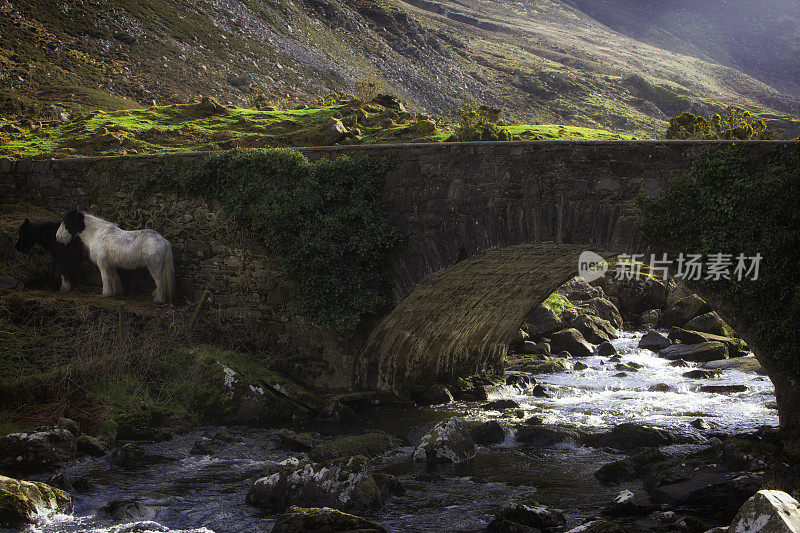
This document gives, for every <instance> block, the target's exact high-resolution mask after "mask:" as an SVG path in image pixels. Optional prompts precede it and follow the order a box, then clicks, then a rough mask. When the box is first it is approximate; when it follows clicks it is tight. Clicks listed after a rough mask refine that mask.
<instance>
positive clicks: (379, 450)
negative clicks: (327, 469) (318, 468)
mask: <svg viewBox="0 0 800 533" xmlns="http://www.w3.org/2000/svg"><path fill="white" fill-rule="evenodd" d="M394 447H395V443H394V440H392V437H390V436H389V435H388V434H386V433H384V432H383V431H372V432H370V433H364V434H361V435H347V436H344V437H338V438H335V439H332V440H329V441H325V442H323V443H322V444H319V445H317V446H314V447H313V448H311V449H310V450H309V451H308V456H309V457H310V458H311V460H312V461H315V462H322V461H328V460H330V459H336V458H338V457H350V456H354V455H361V456H364V457H368V458H373V457H377V456H379V455H382V454H384V453H386V452H388V451H389V450H391V449H392V448H394Z"/></svg>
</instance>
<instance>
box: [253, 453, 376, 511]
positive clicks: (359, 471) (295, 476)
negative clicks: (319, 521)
mask: <svg viewBox="0 0 800 533" xmlns="http://www.w3.org/2000/svg"><path fill="white" fill-rule="evenodd" d="M385 499H386V493H385V491H384V489H383V488H382V487H381V485H380V484H379V482H378V481H377V480H376V479H375V477H374V476H373V475H372V471H371V469H370V468H369V464H368V459H367V458H366V457H364V456H354V457H340V458H339V459H333V460H332V461H326V462H324V463H306V464H300V465H297V466H289V467H287V468H284V469H282V470H280V471H278V472H275V473H274V474H272V475H270V476H266V477H263V478H261V479H259V480H257V481H256V482H255V484H254V485H253V486H252V487H251V488H250V491H249V492H248V493H247V498H246V501H247V503H249V504H250V505H253V506H255V507H258V508H260V509H264V510H272V511H283V510H284V509H286V508H288V507H289V506H291V505H299V506H303V507H332V508H334V509H339V510H344V511H349V510H353V511H363V510H368V509H373V508H375V507H378V506H380V505H381V504H382V503H383V502H384V501H385Z"/></svg>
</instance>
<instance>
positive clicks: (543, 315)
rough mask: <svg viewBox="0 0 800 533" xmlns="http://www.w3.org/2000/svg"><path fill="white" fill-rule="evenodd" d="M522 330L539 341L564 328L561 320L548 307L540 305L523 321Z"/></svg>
mask: <svg viewBox="0 0 800 533" xmlns="http://www.w3.org/2000/svg"><path fill="white" fill-rule="evenodd" d="M523 324H524V325H523V326H522V329H523V331H525V333H527V334H528V335H529V336H530V337H531V339H533V340H539V339H541V338H542V337H547V336H549V335H550V334H552V333H555V332H556V331H558V330H560V329H562V328H563V327H564V325H563V323H562V322H561V319H559V318H558V316H557V315H556V314H555V313H554V312H553V310H552V309H550V308H549V307H547V306H544V305H539V306H538V307H535V308H534V309H533V310H532V311H531V312H529V313H528V314H527V315H526V316H525V318H524V319H523Z"/></svg>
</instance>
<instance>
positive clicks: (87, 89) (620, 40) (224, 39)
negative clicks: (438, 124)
mask: <svg viewBox="0 0 800 533" xmlns="http://www.w3.org/2000/svg"><path fill="white" fill-rule="evenodd" d="M775 2H778V0H758V1H757V2H751V3H748V5H749V4H752V5H753V6H756V5H758V6H760V5H761V4H765V5H766V4H770V3H775ZM686 3H687V2H678V1H673V2H666V3H661V4H660V7H659V10H660V11H659V14H660V15H663V16H660V17H659V18H658V20H657V22H658V23H659V24H662V25H661V26H654V27H657V28H662V29H663V31H661V30H659V32H660V33H659V32H656V33H658V35H673V33H674V35H677V37H675V38H673V39H671V40H663V39H662V40H658V39H657V38H656V37H654V34H653V32H652V31H645V24H644V22H641V21H642V20H644V18H643V17H644V15H643V13H645V12H646V10H647V9H649V8H647V7H645V4H646V5H647V6H649V5H650V2H646V3H631V4H636V5H632V6H628V7H625V6H626V5H627V3H624V2H623V3H619V2H614V3H611V2H596V3H594V4H595V8H593V9H589V8H588V7H586V6H585V5H584V4H587V5H588V4H589V3H588V2H577V1H569V2H568V1H559V0H530V1H526V2H515V1H512V0H499V1H497V2H478V1H477V0H462V1H459V2H456V1H449V0H444V1H437V2H432V1H428V0H409V1H408V2H403V1H400V0H356V1H347V2H346V1H343V0H138V1H136V2H134V1H132V0H108V1H102V2H101V1H99V0H64V1H62V2H59V3H58V5H57V6H56V7H55V8H54V4H53V3H52V2H49V1H43V0H0V12H1V13H0V34H2V35H3V41H2V44H0V113H2V115H4V116H6V117H8V116H10V115H15V116H19V115H20V114H24V115H33V116H37V117H39V118H41V117H42V116H45V115H49V116H50V117H51V118H53V119H55V120H60V119H66V118H67V117H65V116H64V115H65V114H66V115H75V114H81V115H83V114H86V113H90V112H94V111H97V110H103V111H105V112H112V111H120V110H126V109H142V108H143V107H147V106H154V105H155V106H157V107H149V109H148V110H147V111H138V112H135V113H133V115H132V116H131V117H132V118H131V120H127V119H126V118H124V117H125V116H124V115H119V117H118V118H119V119H120V120H121V121H122V122H123V124H120V126H121V127H126V128H127V127H129V125H126V124H124V122H131V121H141V122H140V123H141V124H142V125H144V126H145V127H150V128H152V127H154V126H152V125H147V122H148V121H149V122H150V123H152V124H156V125H157V126H158V127H159V128H162V127H163V128H166V129H169V122H170V120H172V118H169V119H167V122H166V124H165V123H164V122H163V121H161V120H159V119H158V118H159V117H157V116H155V115H154V114H157V113H170V112H171V111H170V109H171V108H169V107H166V106H169V105H171V104H186V103H187V102H188V101H190V100H191V99H192V98H194V97H195V96H197V95H206V96H212V97H215V98H217V99H219V101H220V102H222V103H223V104H234V105H236V106H238V107H241V108H246V107H249V106H250V103H251V102H252V101H253V98H254V97H255V96H256V95H257V94H259V93H262V92H263V93H264V94H265V95H266V96H265V98H266V99H267V100H268V101H269V102H271V103H272V104H273V105H275V106H276V107H277V108H278V109H286V110H294V108H296V107H297V106H298V105H299V104H305V105H314V102H315V99H316V98H317V97H321V96H324V95H326V94H328V93H329V92H330V91H352V89H353V87H354V85H355V84H356V83H357V82H358V81H360V80H364V79H376V80H379V82H380V83H381V84H382V86H383V87H384V89H385V91H386V92H389V93H394V94H398V95H399V96H400V97H401V98H402V99H403V100H404V101H406V102H408V103H409V111H411V112H415V113H425V114H428V115H436V116H445V117H450V116H454V115H455V112H456V110H458V109H459V108H460V107H462V106H463V105H464V104H468V103H471V102H480V103H484V104H488V105H493V106H496V107H500V108H502V109H503V110H504V112H505V117H506V118H507V121H508V122H509V123H515V124H532V125H536V124H562V125H564V126H565V127H569V126H575V127H582V128H590V129H600V130H607V131H614V132H618V133H624V134H627V135H635V136H637V137H645V136H648V137H660V136H662V135H663V132H664V131H665V129H666V126H667V121H668V120H669V118H670V117H672V116H676V115H679V114H681V113H683V112H686V111H691V112H693V113H695V114H700V115H703V116H710V115H711V114H713V113H715V112H720V111H722V110H724V109H725V108H726V107H727V106H728V105H733V104H736V105H740V106H743V107H744V108H746V109H748V110H749V111H751V112H752V113H753V114H754V115H755V116H758V117H760V118H763V119H764V120H765V121H766V122H767V124H768V125H769V126H770V127H773V128H780V129H784V130H786V132H787V134H788V135H789V136H791V137H794V136H796V135H798V133H800V121H798V99H797V96H798V94H800V93H798V89H797V87H796V85H797V84H796V80H797V76H796V73H795V74H793V73H794V71H793V70H792V69H793V68H796V65H794V66H792V65H793V62H792V61H790V58H791V57H793V55H792V51H793V50H794V49H795V48H796V46H797V42H798V40H797V38H796V36H797V35H798V28H800V23H799V22H798V21H800V17H798V16H797V13H796V11H797V10H796V9H795V8H792V9H786V10H784V11H783V12H781V16H780V17H778V18H774V17H773V15H774V14H775V9H774V8H770V9H766V8H765V9H761V10H759V7H758V6H756V7H754V8H753V9H752V10H750V11H748V12H747V13H746V14H747V16H748V17H749V18H747V19H742V23H741V27H742V28H744V31H730V32H727V33H726V34H725V35H717V34H716V33H714V32H708V31H705V30H704V27H705V26H704V24H701V23H699V22H698V23H697V24H694V25H691V26H690V25H686V24H681V23H680V21H681V20H682V19H680V17H679V15H681V16H683V15H682V14H686V13H689V14H691V12H686V8H685V6H684V5H683V4H686ZM609 6H610V7H609ZM767 7H769V6H767ZM718 11H723V10H718ZM737 13H738V11H735V12H732V13H731V14H730V15H729V16H727V18H724V20H722V19H720V18H719V17H717V18H713V17H712V18H708V20H709V21H711V22H715V21H717V22H719V23H725V24H729V26H727V27H730V24H733V22H735V20H731V19H735V17H736V16H738V15H737ZM687 16H689V15H687ZM709 16H710V15H709ZM758 17H761V18H758ZM769 17H772V18H769ZM767 18H769V21H768V20H767ZM718 19H719V20H718ZM761 19H764V20H761ZM692 20H694V19H692ZM698 20H706V19H698ZM637 21H639V23H637ZM664 21H667V22H670V24H667V22H664ZM770 21H771V22H770ZM766 22H770V23H769V24H767V23H766ZM678 26H680V28H681V29H682V33H681V32H677V33H675V32H674V31H673V30H676V27H678ZM670 32H673V33H670ZM777 35H781V36H782V37H781V38H780V42H777V41H775V42H776V43H777V44H776V45H775V46H772V45H771V44H770V43H773V41H774V40H775V39H777V37H776V36H777ZM699 36H702V39H703V40H702V43H700V44H702V45H703V46H700V44H697V42H699V41H698V40H699V39H700V37H699ZM737 36H741V39H740V40H739V41H736V39H737ZM762 38H763V40H762V41H758V39H762ZM692 39H694V40H692ZM770 39H772V40H770ZM687 43H688V44H687ZM734 44H735V45H736V46H737V47H738V48H735V47H734V46H733V45H734ZM761 44H763V45H764V47H765V48H768V49H769V50H771V51H770V52H769V53H768V59H769V65H768V66H767V67H766V70H765V69H758V68H755V67H752V68H751V66H752V64H754V62H755V59H756V58H755V56H754V55H753V54H755V53H756V52H751V53H749V55H747V56H746V57H745V54H744V52H745V51H747V50H751V51H753V50H760V49H761V48H760V45H761ZM778 45H780V46H778ZM721 50H728V53H726V54H723V53H722V52H721ZM737 51H738V53H734V52H737ZM748 58H749V59H748ZM745 59H747V61H745ZM767 71H768V72H767ZM792 80H794V81H792ZM51 106H53V107H51ZM165 107H166V108H165ZM286 113H288V111H287V112H286ZM109 114H111V113H109ZM148 114H149V115H150V116H147V115H148ZM300 114H301V113H298V114H296V115H300ZM323 114H324V112H323V111H321V112H320V114H318V115H317V118H320V119H321V118H322V115H323ZM243 115H244V116H246V117H247V118H252V119H253V120H254V121H256V122H257V121H262V122H263V121H267V122H268V121H273V120H274V121H285V120H299V121H301V122H302V121H303V120H305V118H304V117H301V118H298V117H297V116H296V115H295V116H293V115H291V114H290V115H285V114H284V115H273V116H270V115H258V114H257V113H255V112H246V111H242V112H241V113H240V114H239V115H237V114H236V113H231V114H230V115H229V118H230V117H234V116H235V117H236V119H238V118H241V116H243ZM142 116H144V118H135V117H142ZM154 119H155V120H154ZM115 120H116V119H115ZM309 120H316V119H311V118H309ZM182 124H188V125H189V126H192V127H197V128H200V129H203V128H207V127H208V125H206V124H196V123H193V122H192V121H184V122H182ZM253 127H264V124H261V123H256V124H251V125H246V126H242V127H238V126H237V127H234V128H232V129H231V130H230V132H231V133H230V137H229V138H220V139H216V138H210V139H209V138H205V137H204V138H203V139H202V140H197V135H195V134H189V135H186V137H187V138H186V139H181V140H180V141H176V142H175V143H172V142H167V141H164V140H163V139H156V141H155V142H153V143H150V141H148V140H147V139H141V141H142V142H143V143H149V144H151V145H153V146H156V145H158V146H162V147H164V148H165V149H169V148H170V147H171V146H174V145H176V144H178V145H179V144H180V143H181V142H184V141H185V142H186V143H187V146H186V148H200V147H203V146H211V145H213V144H214V143H217V144H219V143H220V142H221V143H223V144H224V143H226V142H229V141H233V142H234V143H239V144H237V145H242V146H248V145H250V144H249V143H253V144H254V145H256V146H263V145H264V143H265V142H266V139H263V138H262V139H261V141H259V142H255V141H254V140H253V139H250V138H249V137H252V133H253V132H251V131H248V128H253ZM131 129H132V131H131V133H133V135H131V137H137V135H136V132H135V131H133V130H135V129H136V128H135V127H134V128H131ZM212 129H213V128H212ZM268 129H269V128H268ZM284 129H290V130H292V131H290V132H289V133H294V132H295V131H296V130H305V129H307V128H304V127H300V128H291V127H288V125H287V127H285V128H284ZM526 130H532V132H533V133H532V134H531V137H532V138H535V136H536V135H540V136H541V137H542V138H551V137H552V133H553V132H552V129H549V130H548V129H544V130H542V131H538V132H537V130H536V128H531V127H523V128H522V130H521V132H524V131H526ZM556 130H558V128H556ZM90 131H91V130H90ZM576 131H580V130H576ZM521 132H520V133H521ZM256 133H264V132H256ZM581 133H584V132H582V131H581ZM284 134H286V132H280V131H275V130H272V129H269V131H268V132H266V134H265V135H266V136H271V137H272V138H271V139H269V144H290V143H289V142H287V139H285V138H280V135H284ZM160 135H161V134H159V133H158V132H156V134H155V135H154V137H155V138H158V137H159V136H160ZM302 135H303V134H299V135H298V137H302ZM370 135H371V132H365V135H364V136H365V138H366V139H367V140H366V142H369V141H370V140H371V139H372V137H370ZM220 136H222V134H221V133H220ZM442 136H446V134H445V133H442ZM48 137H49V138H50V140H49V141H44V140H43V141H42V142H43V143H44V144H47V143H48V142H49V143H51V145H50V146H48V147H45V148H44V150H56V149H63V148H71V149H74V150H75V153H85V152H86V151H85V149H84V148H81V147H75V146H64V145H63V143H62V145H61V146H59V143H61V141H60V140H59V139H61V138H62V137H63V135H62V134H61V133H60V132H58V131H56V132H54V133H53V134H52V135H48ZM262 137H264V135H262ZM384 137H385V136H381V135H378V134H377V133H376V136H375V139H374V140H380V139H381V138H384ZM434 137H437V135H434ZM576 137H578V136H577V135H576ZM13 140H16V139H9V138H4V139H2V140H0V143H3V144H6V143H8V142H12V141H13ZM305 143H306V142H305V141H304V140H301V141H300V142H297V139H292V143H291V144H305ZM132 149H135V150H143V151H150V150H151V148H149V147H148V146H145V145H141V146H132ZM26 150H27V149H22V148H20V150H19V153H29V152H30V151H26ZM34 151H35V150H34ZM92 153H94V152H92Z"/></svg>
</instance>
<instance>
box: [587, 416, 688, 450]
mask: <svg viewBox="0 0 800 533" xmlns="http://www.w3.org/2000/svg"><path fill="white" fill-rule="evenodd" d="M676 442H677V439H676V438H675V437H674V436H673V435H672V434H671V433H668V432H666V431H664V430H662V429H656V428H651V427H647V426H642V425H640V424H636V423H632V422H629V423H625V424H619V425H617V426H614V428H613V429H612V430H611V431H609V432H607V433H599V434H594V435H586V437H585V438H584V439H583V443H584V444H586V445H588V446H592V447H594V448H614V449H615V450H623V451H633V450H637V449H639V448H651V447H658V446H666V445H668V444H675V443H676Z"/></svg>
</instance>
